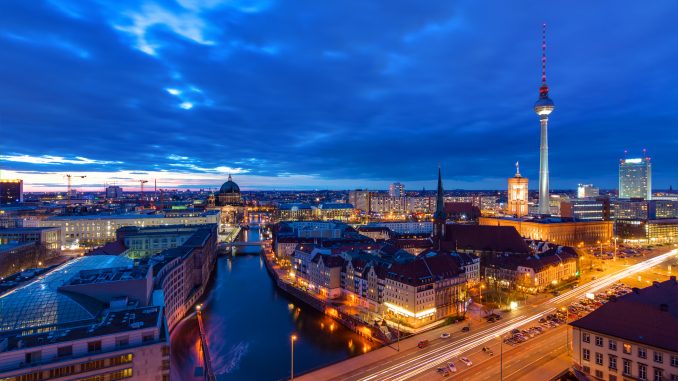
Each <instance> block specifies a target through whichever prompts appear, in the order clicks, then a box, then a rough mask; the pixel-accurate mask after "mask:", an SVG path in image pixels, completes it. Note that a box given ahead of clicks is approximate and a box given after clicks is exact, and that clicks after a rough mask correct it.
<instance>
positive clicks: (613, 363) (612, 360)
mask: <svg viewBox="0 0 678 381" xmlns="http://www.w3.org/2000/svg"><path fill="white" fill-rule="evenodd" d="M609 368H610V369H612V370H617V356H612V355H610V366H609Z"/></svg>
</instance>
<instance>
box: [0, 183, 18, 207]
mask: <svg viewBox="0 0 678 381" xmlns="http://www.w3.org/2000/svg"><path fill="white" fill-rule="evenodd" d="M20 202H24V181H23V180H19V179H14V180H0V204H2V205H5V204H17V203H20Z"/></svg>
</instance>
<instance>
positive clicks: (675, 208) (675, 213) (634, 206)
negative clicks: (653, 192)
mask: <svg viewBox="0 0 678 381" xmlns="http://www.w3.org/2000/svg"><path fill="white" fill-rule="evenodd" d="M614 217H615V219H616V220H648V219H649V220H660V219H667V218H669V219H670V218H678V201H672V200H649V201H648V200H643V199H638V198H636V199H630V200H617V201H615V202H614Z"/></svg>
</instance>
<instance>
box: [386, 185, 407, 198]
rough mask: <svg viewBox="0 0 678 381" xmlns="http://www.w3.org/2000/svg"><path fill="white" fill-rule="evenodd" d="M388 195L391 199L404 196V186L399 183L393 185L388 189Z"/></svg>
mask: <svg viewBox="0 0 678 381" xmlns="http://www.w3.org/2000/svg"><path fill="white" fill-rule="evenodd" d="M388 195H389V196H391V197H403V196H405V185H403V184H401V183H393V184H391V185H390V186H389V187H388Z"/></svg>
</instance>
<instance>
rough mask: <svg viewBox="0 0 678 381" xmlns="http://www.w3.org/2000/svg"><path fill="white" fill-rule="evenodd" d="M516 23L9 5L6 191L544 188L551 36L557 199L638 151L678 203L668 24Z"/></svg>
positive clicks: (257, 10)
mask: <svg viewBox="0 0 678 381" xmlns="http://www.w3.org/2000/svg"><path fill="white" fill-rule="evenodd" d="M517 7H519V6H517V5H516V4H513V3H498V4H495V5H493V7H489V8H488V7H487V6H484V5H483V4H480V3H478V2H471V1H465V0H464V1H459V2H421V1H411V0H393V1H390V2H379V1H361V2H327V1H326V2H303V3H299V2H280V1H238V0H231V1H216V0H204V1H199V0H178V1H159V0H147V1H144V2H127V1H115V2H111V1H103V0H95V1H88V2H82V1H75V0H50V1H48V2H44V3H42V2H38V3H35V4H33V3H31V5H30V6H28V5H27V3H26V2H25V1H21V0H8V1H7V2H6V3H4V4H3V12H0V49H2V52H3V63H4V65H3V70H2V71H0V83H2V84H3V92H4V93H5V94H9V95H8V96H4V97H2V98H0V115H2V118H1V120H0V123H1V124H0V131H2V134H3V135H2V139H1V140H0V152H2V153H3V154H4V155H5V156H6V157H7V158H4V157H3V158H1V159H2V161H1V162H0V166H2V169H3V176H4V173H5V172H6V171H15V172H14V173H18V172H31V171H36V172H49V171H50V170H52V169H53V170H54V171H53V172H55V173H56V172H57V171H58V172H60V173H75V172H88V173H101V174H102V175H101V176H100V177H101V183H102V184H103V183H104V182H105V177H106V176H111V177H123V178H127V177H129V178H135V179H136V178H138V177H142V176H143V177H146V176H148V177H149V178H150V176H151V174H152V175H153V176H157V177H158V179H159V180H160V179H161V178H162V177H163V176H164V177H166V179H167V181H168V183H172V184H173V185H176V186H179V185H178V184H179V183H180V182H181V183H183V184H184V185H192V184H195V183H200V184H206V183H209V182H213V183H214V184H215V185H219V184H220V182H223V179H222V178H221V177H222V176H224V175H227V173H228V172H231V171H233V173H237V172H236V171H241V172H240V173H238V175H239V176H238V177H239V178H240V177H242V178H240V181H239V183H240V185H242V186H243V187H261V188H267V189H270V188H276V187H278V186H280V187H282V186H285V187H294V186H296V187H299V188H302V187H316V186H317V187H343V188H354V187H357V186H368V187H383V186H384V184H388V183H389V182H391V181H401V182H405V183H406V184H407V185H408V187H412V189H414V188H416V187H419V186H427V185H426V184H433V183H432V182H433V181H434V180H435V175H436V167H437V163H439V162H440V163H442V165H443V172H444V176H445V184H446V186H449V187H454V186H460V187H462V186H463V187H469V188H492V187H496V188H503V187H505V178H506V177H507V176H510V175H512V173H513V171H514V168H513V163H515V161H516V160H520V162H521V172H523V173H524V175H525V176H527V177H530V178H531V179H532V181H531V184H532V186H536V179H537V177H538V163H539V161H538V160H539V135H538V134H539V125H538V119H537V117H536V115H535V114H534V112H533V111H532V105H533V103H534V101H535V100H536V97H537V89H538V86H539V75H540V68H539V55H540V51H539V45H540V41H539V39H540V25H541V22H543V21H547V22H548V23H549V25H550V29H549V73H548V74H549V85H550V87H551V95H552V97H553V100H554V102H555V103H556V110H555V111H554V113H553V114H552V116H551V124H550V131H549V138H550V153H551V157H550V164H551V183H552V184H553V186H554V187H555V188H573V187H574V186H575V185H576V183H577V182H582V183H589V182H592V183H595V184H596V185H598V186H601V187H615V184H616V176H617V175H616V172H617V171H616V163H617V159H618V158H619V157H620V156H621V155H622V153H623V151H624V150H625V149H628V150H629V151H630V152H636V153H637V152H640V151H641V149H642V148H648V150H649V152H650V154H651V155H652V159H653V163H654V166H653V174H654V179H653V180H654V181H653V182H654V183H655V184H656V186H657V187H668V185H669V184H673V185H674V186H677V185H678V170H677V169H676V164H675V163H677V162H678V150H676V141H675V140H676V139H675V138H674V135H671V133H670V132H672V131H675V130H676V129H677V127H678V126H677V125H678V116H676V113H675V112H674V110H673V109H672V108H671V107H657V104H662V105H671V104H678V88H676V87H675V86H672V83H674V82H676V81H677V80H678V72H677V71H675V70H673V69H672V68H673V66H675V65H673V64H674V63H675V62H678V50H676V49H674V48H673V45H672V44H671V43H672V42H673V41H674V40H676V39H678V30H675V28H668V27H667V25H672V23H673V20H672V18H671V15H673V14H675V11H676V5H675V4H674V3H673V2H671V1H670V0H660V1H653V2H651V4H650V3H647V4H645V3H643V4H640V3H638V4H630V3H629V4H625V6H624V7H619V6H618V4H617V3H616V2H613V1H612V0H604V1H602V2H599V3H596V4H594V5H591V6H590V7H587V8H586V9H581V8H577V7H572V6H571V5H569V4H560V3H558V4H556V3H553V4H551V3H549V4H546V5H544V6H542V7H531V6H525V7H521V12H516V9H517ZM507 14H511V15H513V16H515V17H506V15H507ZM376 15H378V17H376ZM601 15H604V17H601ZM573 19H576V20H577V23H576V24H573V23H572V22H571V20H573ZM639 131H642V133H639ZM176 164H179V166H177V165H176ZM103 174H105V175H103ZM179 174H180V175H179ZM17 175H21V176H24V175H26V176H29V175H27V174H17ZM31 176H32V175H31ZM36 176H37V175H36ZM41 176H47V175H46V174H43V175H41ZM27 178H30V180H31V181H36V182H39V183H45V182H47V181H41V180H40V178H39V177H27ZM88 179H90V177H89V176H88ZM170 180H171V181H170ZM60 181H62V180H61V179H57V180H55V181H51V182H55V183H59V182H60ZM293 182H296V185H295V184H293ZM130 186H134V183H133V182H132V183H131V184H130ZM427 187H428V186H427Z"/></svg>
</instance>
